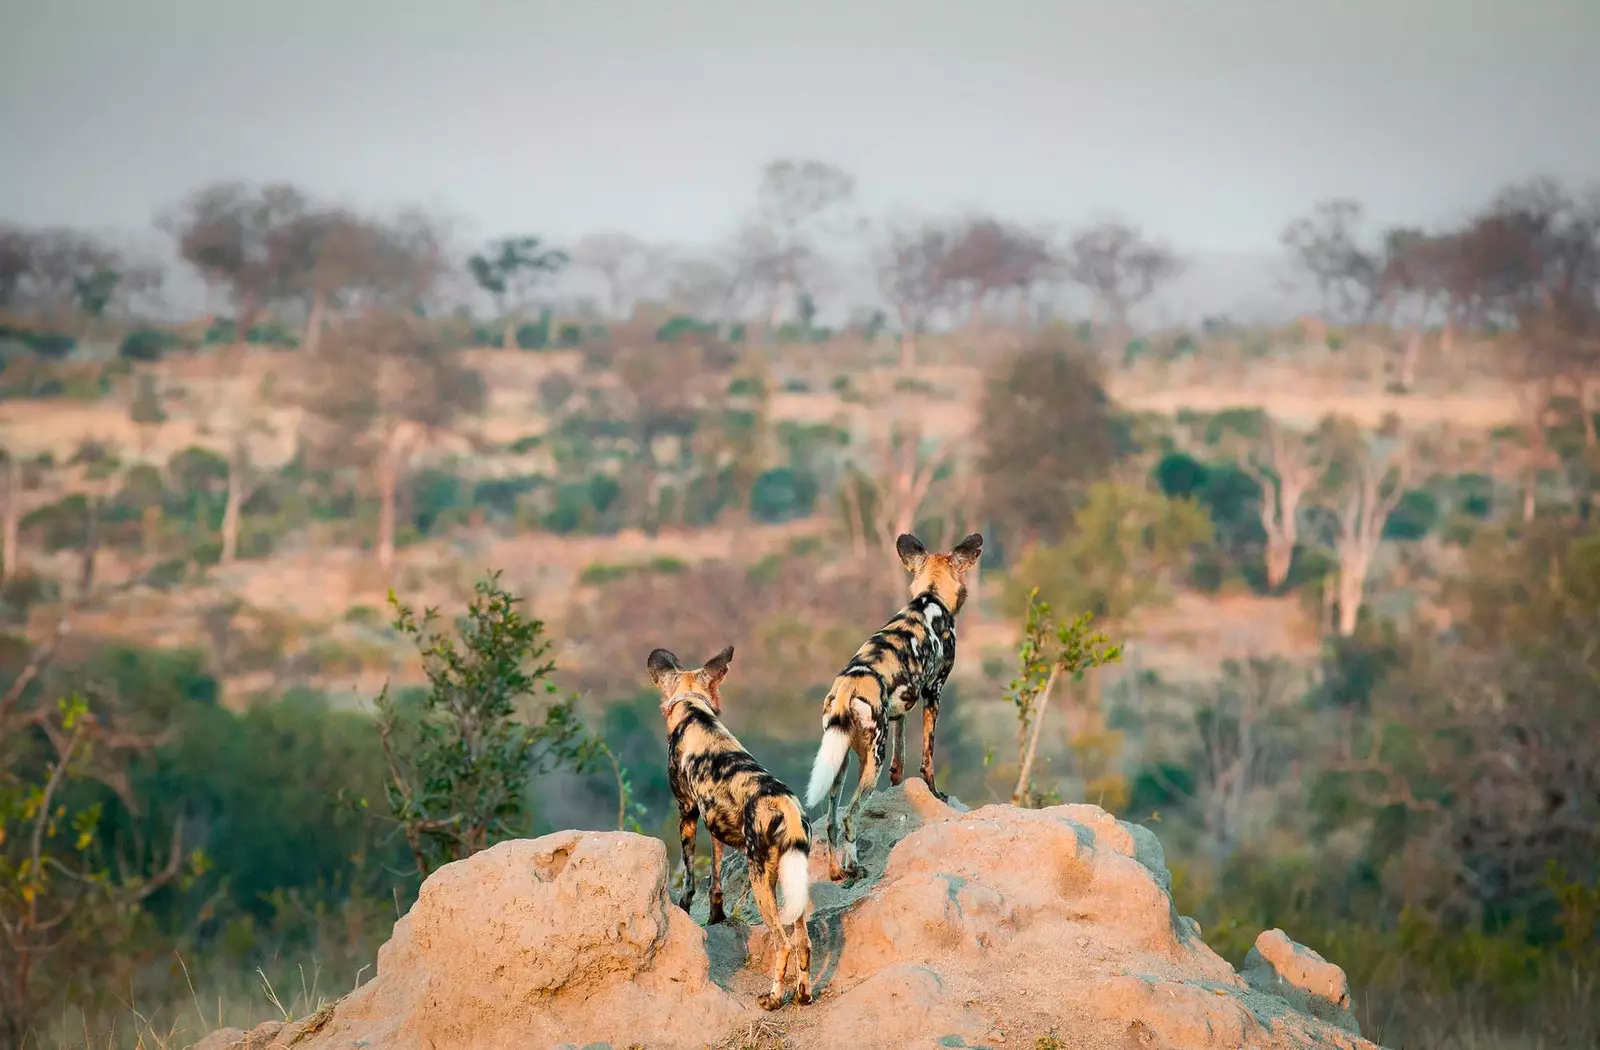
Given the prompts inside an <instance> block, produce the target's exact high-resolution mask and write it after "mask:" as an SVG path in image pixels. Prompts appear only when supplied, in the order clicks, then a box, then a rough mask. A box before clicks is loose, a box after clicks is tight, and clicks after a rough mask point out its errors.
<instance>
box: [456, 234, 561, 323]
mask: <svg viewBox="0 0 1600 1050" xmlns="http://www.w3.org/2000/svg"><path fill="white" fill-rule="evenodd" d="M571 261H572V258H571V256H569V255H568V254H567V253H566V252H564V251H561V250H560V249H552V248H548V247H546V246H545V245H544V243H543V242H542V241H540V240H539V238H537V237H525V236H524V237H506V238H503V239H501V240H498V241H494V242H492V243H491V244H490V245H489V248H488V251H487V252H484V253H480V254H478V255H474V256H473V257H472V258H470V259H468V260H467V270H468V272H470V273H471V274H472V279H473V280H474V281H477V282H478V287H479V288H482V289H483V290H484V291H486V292H488V293H489V294H490V295H491V296H493V297H494V301H495V306H496V308H497V309H498V310H499V311H500V317H501V321H502V323H503V324H504V325H505V334H504V340H503V343H502V345H503V346H504V347H505V348H506V349H507V350H510V349H512V348H513V347H515V346H516V345H517V323H518V322H519V321H520V320H521V313H520V311H521V310H522V308H523V307H524V306H525V305H526V303H527V301H528V296H529V295H530V294H532V292H533V290H534V289H535V288H537V287H538V286H539V285H540V284H543V283H544V282H545V281H546V280H548V279H549V278H550V277H552V276H554V275H555V274H558V273H560V272H561V271H562V270H564V269H565V268H566V266H567V264H568V263H569V262H571Z"/></svg>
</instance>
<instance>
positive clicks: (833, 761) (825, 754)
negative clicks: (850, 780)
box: [806, 682, 855, 810]
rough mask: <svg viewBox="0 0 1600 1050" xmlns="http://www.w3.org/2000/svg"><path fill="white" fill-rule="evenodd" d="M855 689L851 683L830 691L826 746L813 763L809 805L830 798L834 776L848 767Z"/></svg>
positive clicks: (824, 722)
mask: <svg viewBox="0 0 1600 1050" xmlns="http://www.w3.org/2000/svg"><path fill="white" fill-rule="evenodd" d="M854 699H855V690H853V689H851V688H850V687H849V684H848V682H846V683H840V684H837V685H835V687H834V690H833V692H831V693H829V694H828V700H827V703H826V704H825V705H824V706H823V714H822V746H821V747H819V748H818V749H817V760H816V761H815V762H813V763H812V764H811V780H810V781H809V782H808V783H807V784H806V808H807V809H812V810H814V809H816V808H817V806H819V805H821V804H822V800H823V799H825V798H827V797H828V789H829V788H831V787H833V781H834V778H836V777H837V776H838V775H839V770H841V769H843V768H844V763H845V758H846V757H847V756H848V755H849V754H850V703H851V701H852V700H854Z"/></svg>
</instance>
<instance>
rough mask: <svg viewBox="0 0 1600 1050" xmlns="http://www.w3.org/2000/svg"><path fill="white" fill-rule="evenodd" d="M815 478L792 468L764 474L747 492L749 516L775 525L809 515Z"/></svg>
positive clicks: (778, 469) (813, 498)
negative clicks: (748, 496)
mask: <svg viewBox="0 0 1600 1050" xmlns="http://www.w3.org/2000/svg"><path fill="white" fill-rule="evenodd" d="M817 487H818V485H817V477H816V475H815V474H812V473H810V472H809V471H805V472H802V471H797V470H795V469H794V468H793V467H775V468H773V469H771V470H767V471H763V472H762V473H761V474H760V475H759V476H758V477H757V478H756V480H755V484H754V485H753V486H752V487H751V489H750V517H751V518H753V519H755V520H756V521H760V522H765V523H768V524H774V523H777V522H782V521H794V520H796V519H798V518H806V517H809V516H810V515H811V511H812V509H813V508H814V507H815V506H816V502H817Z"/></svg>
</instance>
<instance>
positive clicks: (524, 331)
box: [516, 309, 552, 350]
mask: <svg viewBox="0 0 1600 1050" xmlns="http://www.w3.org/2000/svg"><path fill="white" fill-rule="evenodd" d="M551 319H552V314H551V312H550V310H549V309H545V310H542V311H540V313H539V320H538V321H536V322H530V323H524V324H520V325H518V326H517V331H516V340H517V346H518V347H519V348H521V349H523V350H544V349H547V348H548V347H549V346H550V324H551Z"/></svg>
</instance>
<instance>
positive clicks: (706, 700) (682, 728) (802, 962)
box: [645, 645, 811, 1010]
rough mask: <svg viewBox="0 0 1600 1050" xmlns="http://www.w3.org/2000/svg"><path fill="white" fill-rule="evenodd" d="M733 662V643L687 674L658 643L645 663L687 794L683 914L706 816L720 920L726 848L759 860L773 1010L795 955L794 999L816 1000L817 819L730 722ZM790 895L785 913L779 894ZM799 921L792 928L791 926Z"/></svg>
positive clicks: (755, 875) (672, 774)
mask: <svg viewBox="0 0 1600 1050" xmlns="http://www.w3.org/2000/svg"><path fill="white" fill-rule="evenodd" d="M732 661H733V646H731V645H730V646H728V647H727V648H726V649H724V650H722V652H720V653H718V654H717V655H716V656H713V657H712V658H711V659H709V660H707V661H706V665H705V666H704V667H702V668H700V669H699V670H696V671H685V670H684V669H683V668H682V667H681V666H680V665H679V663H678V658H677V657H676V656H674V655H672V653H670V652H669V651H667V650H666V649H656V650H654V651H653V652H651V654H650V658H649V660H648V661H647V662H646V664H645V666H646V667H647V668H648V669H649V671H650V678H651V679H652V680H653V681H654V682H655V684H656V686H657V687H658V688H659V689H660V690H661V698H662V699H661V713H662V714H663V715H665V716H666V719H667V778H668V779H669V780H670V781H671V783H672V794H673V795H674V796H675V797H676V798H677V800H678V834H679V836H680V837H681V838H682V840H683V883H684V891H683V900H682V901H680V902H679V904H680V905H681V906H682V908H683V910H684V911H688V910H689V905H690V903H691V902H692V901H693V900H694V840H695V832H696V824H697V822H698V821H699V820H700V819H701V818H702V817H704V818H705V822H706V830H707V831H709V832H710V833H711V914H710V916H709V917H708V921H709V922H711V923H718V922H721V921H722V920H723V919H724V918H726V916H725V915H724V914H723V911H722V847H723V845H724V844H726V845H728V846H731V847H732V848H734V849H742V850H744V853H745V856H746V857H747V858H748V859H749V862H750V890H751V892H752V893H753V894H754V895H755V899H756V907H757V908H758V909H759V910H760V911H761V921H762V922H763V923H765V924H766V925H767V928H768V929H770V930H772V931H774V932H775V933H776V934H777V935H778V942H779V949H778V958H777V962H776V964H775V965H774V967H773V971H772V990H771V991H770V992H768V993H767V994H765V995H763V996H762V997H761V999H760V1000H759V1001H760V1003H761V1006H762V1007H763V1008H764V1009H767V1010H776V1009H777V1008H778V1006H779V1005H780V1004H781V1003H782V1002H783V978H784V974H785V971H786V970H787V969H788V964H789V953H790V952H791V951H793V952H794V954H795V963H796V965H797V967H798V969H799V971H800V977H799V986H798V987H797V988H796V990H795V1002H796V1003H800V1004H805V1003H809V1002H810V1001H811V936H810V934H809V933H808V931H807V930H806V917H807V916H808V915H809V914H810V913H811V868H810V859H809V858H810V855H811V825H810V823H809V822H808V821H807V820H806V816H805V811H804V810H802V809H801V808H800V800H799V799H798V798H796V797H795V795H794V793H793V792H792V791H790V790H789V789H788V788H786V787H784V786H783V783H782V782H781V781H779V780H778V779H777V778H776V777H774V776H773V775H772V774H770V773H768V772H767V771H766V770H765V769H762V768H761V766H760V764H759V763H757V762H756V760H755V759H754V758H751V757H750V752H748V751H746V750H745V749H744V747H743V746H742V745H741V744H740V743H739V741H738V740H737V739H735V738H734V735H733V734H732V733H730V732H729V731H728V727H727V726H725V725H723V724H722V717H721V716H722V696H721V694H720V693H719V692H718V691H717V687H718V686H719V685H721V683H722V680H723V679H724V678H725V677H727V674H728V664H729V663H731V662H732ZM780 889H781V890H782V892H783V906H782V908H781V910H780V908H779V905H778V899H777V893H778V891H779V890H780ZM790 926H793V927H794V932H793V933H792V934H791V933H790V932H789V930H788V927H790Z"/></svg>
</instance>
